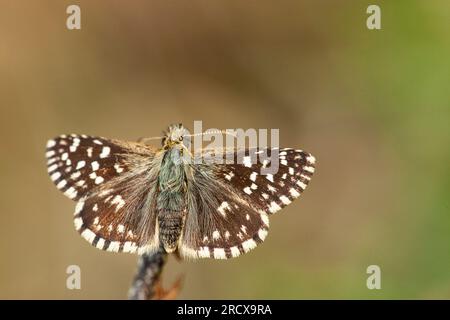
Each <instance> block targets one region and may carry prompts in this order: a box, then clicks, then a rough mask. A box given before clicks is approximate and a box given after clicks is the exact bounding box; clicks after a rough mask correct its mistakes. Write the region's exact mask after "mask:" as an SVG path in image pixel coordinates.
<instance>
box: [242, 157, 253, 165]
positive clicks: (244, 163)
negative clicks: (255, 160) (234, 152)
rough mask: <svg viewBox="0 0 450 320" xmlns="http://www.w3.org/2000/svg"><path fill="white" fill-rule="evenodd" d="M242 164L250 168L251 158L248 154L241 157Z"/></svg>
mask: <svg viewBox="0 0 450 320" xmlns="http://www.w3.org/2000/svg"><path fill="white" fill-rule="evenodd" d="M242 164H243V165H244V166H246V167H248V168H250V167H251V166H252V158H251V157H250V156H245V157H244V158H243V159H242Z"/></svg>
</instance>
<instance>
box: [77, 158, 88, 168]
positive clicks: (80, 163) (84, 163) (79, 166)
mask: <svg viewBox="0 0 450 320" xmlns="http://www.w3.org/2000/svg"><path fill="white" fill-rule="evenodd" d="M85 165H86V161H83V160H81V161H78V163H77V167H76V170H79V169H81V168H83V167H84V166H85Z"/></svg>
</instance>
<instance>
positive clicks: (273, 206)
mask: <svg viewBox="0 0 450 320" xmlns="http://www.w3.org/2000/svg"><path fill="white" fill-rule="evenodd" d="M279 210H281V207H280V206H279V205H278V204H277V203H276V202H275V201H272V202H271V203H270V206H269V211H270V212H271V213H275V212H277V211H279Z"/></svg>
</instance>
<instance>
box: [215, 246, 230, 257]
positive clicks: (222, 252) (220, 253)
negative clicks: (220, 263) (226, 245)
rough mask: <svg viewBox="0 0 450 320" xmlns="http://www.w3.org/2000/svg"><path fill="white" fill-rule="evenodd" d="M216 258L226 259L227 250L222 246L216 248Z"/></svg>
mask: <svg viewBox="0 0 450 320" xmlns="http://www.w3.org/2000/svg"><path fill="white" fill-rule="evenodd" d="M214 258H215V259H226V258H227V256H226V254H225V250H224V249H222V248H214Z"/></svg>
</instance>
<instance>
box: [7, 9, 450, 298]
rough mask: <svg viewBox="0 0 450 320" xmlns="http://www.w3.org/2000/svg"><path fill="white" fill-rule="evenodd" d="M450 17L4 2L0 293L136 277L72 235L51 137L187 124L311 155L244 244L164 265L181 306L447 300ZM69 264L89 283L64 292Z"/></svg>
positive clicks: (110, 289) (136, 133)
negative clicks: (265, 230) (375, 277)
mask: <svg viewBox="0 0 450 320" xmlns="http://www.w3.org/2000/svg"><path fill="white" fill-rule="evenodd" d="M373 3H376V4H378V5H380V7H381V11H382V30H380V31H370V30H368V29H367V28H366V18H367V16H368V15H367V14H366V8H367V6H368V5H369V4H373ZM70 4H78V5H79V6H80V7H81V19H82V29H81V30H78V31H77V30H75V31H69V30H67V29H66V25H65V23H66V18H67V14H66V8H67V6H68V5H70ZM449 21H450V6H449V2H448V1H445V0H442V1H376V2H373V1H371V2H368V1H356V0H355V1H339V2H338V1H320V2H319V1H312V0H310V1H276V2H275V1H226V2H224V1H222V2H211V1H163V0H161V1H143V0H141V1H130V2H127V3H125V2H123V1H95V3H94V2H92V1H90V2H89V1H73V2H72V1H39V2H37V1H33V2H32V1H28V2H24V1H20V2H19V1H6V0H5V1H0V112H1V120H0V121H1V122H0V132H1V150H2V156H1V157H0V177H1V180H0V210H1V211H0V212H1V213H0V219H1V220H0V225H1V226H2V230H1V233H0V245H1V247H0V250H1V251H0V252H1V257H0V259H1V260H0V262H1V263H0V298H40V299H41V298H58V299H60V298H69V299H82V298H86V299H89V298H100V299H108V298H119V299H121V298H125V297H126V293H127V290H128V286H129V284H130V282H131V279H132V276H133V274H134V271H135V267H136V261H137V257H136V256H133V255H129V254H112V253H105V252H102V251H99V250H96V249H95V248H93V247H91V246H90V245H89V244H88V243H87V242H86V241H84V240H83V239H82V238H81V237H80V236H79V235H78V234H77V232H76V231H75V230H74V227H73V222H72V213H73V209H74V203H73V202H71V201H70V200H68V199H67V198H66V197H64V196H63V195H62V194H60V193H59V192H58V190H57V189H56V188H55V187H54V186H53V185H52V183H51V181H50V179H49V178H48V176H47V172H46V164H45V159H44V150H45V143H46V141H47V139H49V138H52V137H54V136H57V135H59V134H62V133H72V132H73V133H85V134H93V135H102V136H106V137H111V138H120V139H131V140H134V139H136V138H138V137H142V136H155V135H159V134H160V133H161V130H163V129H165V127H166V126H167V125H169V124H171V123H174V122H183V123H184V124H185V125H186V126H187V127H189V128H191V129H192V125H193V121H194V120H202V121H203V125H204V128H213V127H215V128H222V129H225V128H279V129H280V141H281V145H282V146H289V147H295V148H303V149H305V150H308V151H310V152H312V153H313V154H314V155H315V156H316V157H317V159H318V164H317V171H316V175H315V177H314V179H313V180H312V183H311V185H310V187H309V188H308V190H307V191H306V192H305V193H304V195H303V196H302V199H301V200H299V201H296V202H295V203H294V204H292V205H291V206H289V207H288V208H286V209H285V210H283V212H281V213H280V214H277V215H276V216H274V217H272V219H271V231H270V233H269V236H268V238H267V240H266V241H265V243H264V244H263V245H261V246H259V247H258V248H257V249H255V250H254V251H252V252H251V253H249V254H246V255H244V256H242V257H240V258H238V259H234V260H230V261H206V260H202V261H197V262H183V263H179V262H178V261H176V260H175V259H173V258H172V259H170V260H169V263H168V265H167V268H166V270H165V274H164V283H165V285H166V286H168V285H170V284H171V283H172V282H173V281H174V279H175V278H176V277H177V276H178V275H180V274H183V275H184V277H185V278H184V279H185V281H184V285H183V288H182V292H181V295H180V297H181V298H205V299H208V298H237V299H240V298H277V299H278V298H290V299H295V298H352V299H354V298H450V250H449V248H450V212H449V211H450V210H449V203H448V194H449V191H450V184H449V173H450V171H449V160H450V153H449V142H450V141H449V137H450V132H449V131H450V130H449V125H448V124H449V118H450V117H449V116H450V103H449V102H450V99H449V98H450V94H449V83H450V72H449V71H450V60H449V56H450V41H449V31H450V28H449ZM71 264H76V265H79V266H80V267H81V270H82V289H81V290H72V291H71V290H67V289H66V277H67V275H66V273H65V270H66V267H67V266H68V265H71ZM372 264H376V265H379V266H380V267H381V271H382V289H381V290H368V289H367V288H366V278H367V276H368V275H367V274H366V268H367V266H369V265H372Z"/></svg>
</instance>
